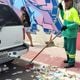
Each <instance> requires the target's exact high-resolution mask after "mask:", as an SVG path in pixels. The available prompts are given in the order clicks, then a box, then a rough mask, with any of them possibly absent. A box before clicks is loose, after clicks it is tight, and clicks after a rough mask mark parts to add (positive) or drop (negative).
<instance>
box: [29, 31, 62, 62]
mask: <svg viewBox="0 0 80 80" xmlns="http://www.w3.org/2000/svg"><path fill="white" fill-rule="evenodd" d="M60 34H61V32H59V33H57V34H56V36H55V37H54V38H53V39H51V40H50V41H49V43H48V44H47V45H46V46H44V47H43V48H42V49H41V50H40V51H39V52H38V54H37V55H36V56H35V57H34V58H33V59H32V60H31V61H30V63H32V62H33V60H34V59H35V58H36V57H37V56H38V55H39V54H40V53H41V52H42V51H43V50H44V49H45V48H46V47H47V46H48V45H49V44H50V42H51V41H52V40H54V39H55V38H56V37H57V36H58V35H60Z"/></svg>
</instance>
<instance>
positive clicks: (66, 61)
mask: <svg viewBox="0 0 80 80" xmlns="http://www.w3.org/2000/svg"><path fill="white" fill-rule="evenodd" d="M68 60H69V56H68V55H67V60H64V63H68Z"/></svg>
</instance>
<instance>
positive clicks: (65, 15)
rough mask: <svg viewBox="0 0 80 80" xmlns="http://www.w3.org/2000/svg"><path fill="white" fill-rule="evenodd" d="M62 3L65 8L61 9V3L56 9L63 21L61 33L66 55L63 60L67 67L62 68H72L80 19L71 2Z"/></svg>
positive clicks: (69, 0) (70, 0)
mask: <svg viewBox="0 0 80 80" xmlns="http://www.w3.org/2000/svg"><path fill="white" fill-rule="evenodd" d="M63 1H64V7H65V8H64V9H63V5H62V3H59V6H58V7H59V10H60V15H61V17H62V19H63V27H62V29H61V31H62V35H63V37H64V49H65V51H66V55H67V60H64V63H67V65H65V66H64V68H72V67H74V66H75V56H76V39H77V32H78V26H79V25H80V19H79V15H78V11H77V10H76V9H75V8H74V6H73V0H63Z"/></svg>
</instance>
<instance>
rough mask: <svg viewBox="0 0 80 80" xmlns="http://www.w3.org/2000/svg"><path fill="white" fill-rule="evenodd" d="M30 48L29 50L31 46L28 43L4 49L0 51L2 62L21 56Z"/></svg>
mask: <svg viewBox="0 0 80 80" xmlns="http://www.w3.org/2000/svg"><path fill="white" fill-rule="evenodd" d="M28 50H29V46H28V45H27V44H23V45H20V46H17V47H13V48H10V49H6V50H2V51H0V64H1V63H5V62H8V61H10V60H12V59H15V58H20V57H21V56H22V55H23V54H25V53H27V52H28Z"/></svg>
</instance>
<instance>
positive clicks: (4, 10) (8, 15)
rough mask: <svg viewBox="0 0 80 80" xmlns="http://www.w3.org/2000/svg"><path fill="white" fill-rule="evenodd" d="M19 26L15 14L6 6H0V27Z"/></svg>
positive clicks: (18, 20) (19, 22)
mask: <svg viewBox="0 0 80 80" xmlns="http://www.w3.org/2000/svg"><path fill="white" fill-rule="evenodd" d="M4 25H5V26H14V25H21V21H20V19H19V17H18V16H17V14H16V13H15V12H14V11H13V9H12V8H10V7H9V6H7V5H2V4H0V26H4Z"/></svg>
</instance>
